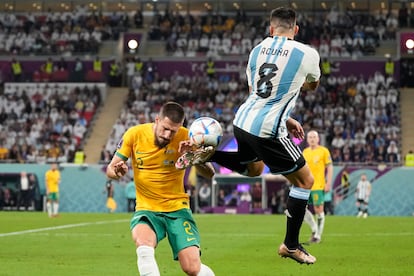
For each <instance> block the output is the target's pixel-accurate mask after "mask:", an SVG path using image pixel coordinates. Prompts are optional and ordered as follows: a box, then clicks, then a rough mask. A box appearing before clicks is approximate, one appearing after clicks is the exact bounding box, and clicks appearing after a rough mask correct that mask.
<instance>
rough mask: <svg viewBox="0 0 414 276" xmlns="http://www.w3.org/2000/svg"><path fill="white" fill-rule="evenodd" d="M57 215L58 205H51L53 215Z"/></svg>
mask: <svg viewBox="0 0 414 276" xmlns="http://www.w3.org/2000/svg"><path fill="white" fill-rule="evenodd" d="M58 213H59V203H57V202H55V203H53V215H57V214H58Z"/></svg>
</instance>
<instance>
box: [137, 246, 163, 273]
mask: <svg viewBox="0 0 414 276" xmlns="http://www.w3.org/2000/svg"><path fill="white" fill-rule="evenodd" d="M137 257H138V260H137V266H138V272H139V274H140V275H148V276H160V271H159V269H158V265H157V261H156V260H155V250H154V248H152V247H150V246H146V245H141V246H139V247H138V248H137Z"/></svg>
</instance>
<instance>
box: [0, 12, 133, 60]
mask: <svg viewBox="0 0 414 276" xmlns="http://www.w3.org/2000/svg"><path fill="white" fill-rule="evenodd" d="M129 22H130V18H129V16H128V15H127V14H126V13H118V12H113V13H109V14H103V13H100V12H99V13H97V12H95V11H90V10H89V9H88V6H87V5H79V6H77V7H76V8H75V9H74V10H73V11H68V12H62V13H61V12H53V11H51V10H48V11H46V12H39V13H36V14H33V13H31V12H29V13H13V12H1V13H0V54H18V55H33V54H35V55H49V54H56V53H97V52H98V50H99V47H100V45H101V43H102V41H104V40H108V39H112V40H116V39H118V37H119V34H120V33H121V32H124V31H126V30H128V28H129V26H130V23H129Z"/></svg>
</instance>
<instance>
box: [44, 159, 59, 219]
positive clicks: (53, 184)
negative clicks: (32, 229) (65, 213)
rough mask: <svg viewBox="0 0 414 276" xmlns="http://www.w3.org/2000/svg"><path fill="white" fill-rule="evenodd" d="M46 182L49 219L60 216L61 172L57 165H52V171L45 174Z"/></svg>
mask: <svg viewBox="0 0 414 276" xmlns="http://www.w3.org/2000/svg"><path fill="white" fill-rule="evenodd" d="M45 181H46V196H47V202H46V209H47V213H48V215H49V217H57V216H58V214H59V184H60V172H59V170H58V166H57V164H55V163H53V164H51V165H50V169H49V170H48V171H47V172H46V173H45Z"/></svg>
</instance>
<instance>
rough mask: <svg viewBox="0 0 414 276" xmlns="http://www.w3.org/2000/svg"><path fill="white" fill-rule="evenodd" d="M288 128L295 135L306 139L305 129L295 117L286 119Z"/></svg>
mask: <svg viewBox="0 0 414 276" xmlns="http://www.w3.org/2000/svg"><path fill="white" fill-rule="evenodd" d="M286 127H287V130H288V131H289V132H290V133H291V134H292V135H293V137H295V138H297V139H300V140H303V139H305V131H304V130H303V127H302V125H301V124H300V123H299V122H298V121H296V120H295V119H293V118H289V119H288V120H287V121H286Z"/></svg>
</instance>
